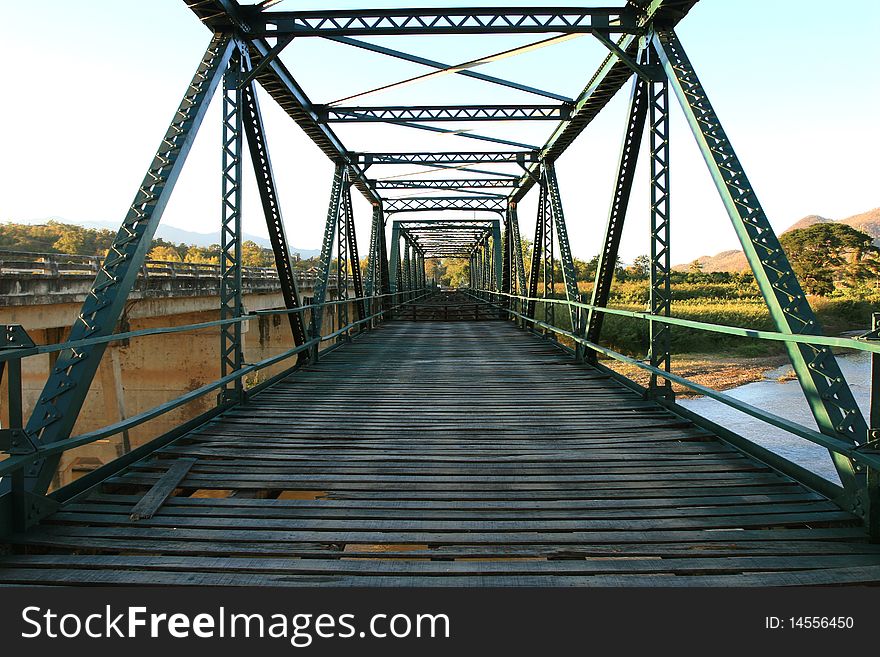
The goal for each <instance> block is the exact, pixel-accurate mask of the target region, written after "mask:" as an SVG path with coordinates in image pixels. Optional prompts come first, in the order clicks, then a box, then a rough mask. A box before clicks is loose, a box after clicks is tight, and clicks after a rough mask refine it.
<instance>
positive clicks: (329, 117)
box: [316, 105, 571, 123]
mask: <svg viewBox="0 0 880 657" xmlns="http://www.w3.org/2000/svg"><path fill="white" fill-rule="evenodd" d="M316 111H317V114H318V118H319V120H321V121H324V122H326V123H377V122H381V123H399V122H405V121H562V120H565V119H567V118H568V117H569V116H571V107H570V106H568V105H419V106H404V105H389V106H384V107H338V106H337V107H329V106H326V105H325V106H321V107H318V108H316Z"/></svg>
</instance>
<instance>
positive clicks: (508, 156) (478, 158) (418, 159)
mask: <svg viewBox="0 0 880 657" xmlns="http://www.w3.org/2000/svg"><path fill="white" fill-rule="evenodd" d="M353 156H355V157H356V158H357V161H358V163H359V164H362V165H363V166H364V167H369V166H372V165H374V164H425V165H437V164H477V163H482V164H487V163H489V164H499V163H500V164H524V163H526V162H537V161H538V154H537V152H536V151H485V152H482V151H477V152H457V153H442V152H441V153H355V154H353Z"/></svg>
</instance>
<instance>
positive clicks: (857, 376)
mask: <svg viewBox="0 0 880 657" xmlns="http://www.w3.org/2000/svg"><path fill="white" fill-rule="evenodd" d="M837 362H838V363H840V369H841V370H842V371H843V375H844V376H845V377H846V380H847V381H848V382H849V385H850V389H851V390H852V392H853V395H854V396H855V398H856V401H857V402H858V404H859V406H860V407H861V409H862V413H863V414H864V416H865V418H866V419H867V417H868V405H869V396H870V392H871V382H870V379H871V355H870V354H869V353H866V352H856V353H853V354H846V355H843V356H837ZM786 372H791V367H790V366H788V365H786V366H784V367H780V368H777V369H775V370H772V371H770V372H768V373H767V374H766V378H765V380H763V381H756V382H754V383H747V384H746V385H744V386H739V387H738V388H733V389H731V390H726V391H725V394H728V395H730V396H731V397H735V398H736V399H740V400H742V401H744V402H748V403H749V404H751V405H753V406H757V407H758V408H761V409H764V410H767V411H770V412H771V413H775V414H776V415H780V416H782V417H784V418H788V419H789V420H794V421H795V422H798V423H799V424H802V425H804V426H805V427H810V428H811V429H816V428H817V427H816V422H815V421H814V420H813V414H812V413H811V412H810V408H809V406H808V405H807V400H806V399H805V398H804V394H803V392H802V391H801V387H800V384H799V383H798V382H797V381H796V380H792V381H786V382H783V383H780V382H779V381H777V380H776V379H777V378H779V377H780V376H782V375H783V374H785V373H786ZM679 403H680V404H681V405H682V406H684V407H685V408H688V409H690V410H692V411H694V412H696V413H699V414H701V415H703V416H704V417H707V418H709V419H710V420H712V421H713V422H716V423H718V424H721V425H723V426H725V427H727V428H729V429H730V430H731V431H733V432H735V433H738V434H740V435H741V436H744V437H746V438H749V439H750V440H752V441H753V442H755V443H758V444H759V445H761V446H762V447H766V448H767V449H769V450H771V451H773V452H776V453H777V454H779V455H781V456H784V457H785V458H787V459H788V460H790V461H794V462H795V463H797V464H799V465H802V466H804V467H805V468H808V469H809V470H812V471H813V472H815V473H817V474H819V475H822V476H823V477H825V478H826V479H829V480H831V481H833V482H835V483H840V479H839V478H838V476H837V472H836V470H835V469H834V464H833V463H832V462H831V456H830V455H829V454H828V450H827V449H825V448H824V447H819V446H818V445H814V444H813V443H811V442H809V441H808V440H806V439H804V438H801V437H799V436H795V435H793V434H790V433H788V432H787V431H783V430H782V429H777V428H776V427H774V426H771V425H769V424H766V423H764V422H761V421H760V420H756V419H755V418H753V417H751V416H749V415H745V414H744V413H740V412H739V411H737V410H734V409H732V408H730V407H729V406H725V405H724V404H722V403H721V402H718V401H715V400H714V399H709V398H708V397H697V398H693V399H681V400H679Z"/></svg>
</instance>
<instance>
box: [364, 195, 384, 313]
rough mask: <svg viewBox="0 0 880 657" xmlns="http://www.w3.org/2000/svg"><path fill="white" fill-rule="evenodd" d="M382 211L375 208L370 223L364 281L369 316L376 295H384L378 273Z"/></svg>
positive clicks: (377, 206)
mask: <svg viewBox="0 0 880 657" xmlns="http://www.w3.org/2000/svg"><path fill="white" fill-rule="evenodd" d="M381 223H382V210H381V208H380V207H379V205H378V204H376V205H374V206H373V219H372V221H371V222H370V249H369V251H367V273H366V277H365V280H364V296H366V297H367V299H366V304H365V306H366V312H367V315H368V316H371V315H372V314H373V309H374V308H375V304H374V303H373V298H372V297H373V295H374V294H382V292H381V289H382V286H381V284H380V283H379V281H378V278H379V276H378V273H379V270H380V268H381V265H379V262H378V260H379V237H380V235H381V232H382V227H381ZM374 324H375V320H370V323H369V324H368V327H369V328H372V327H373V325H374Z"/></svg>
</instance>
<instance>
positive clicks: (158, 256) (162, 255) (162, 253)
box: [147, 245, 181, 262]
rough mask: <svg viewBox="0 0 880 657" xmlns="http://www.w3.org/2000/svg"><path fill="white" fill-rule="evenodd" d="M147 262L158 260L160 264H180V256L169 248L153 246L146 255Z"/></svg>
mask: <svg viewBox="0 0 880 657" xmlns="http://www.w3.org/2000/svg"><path fill="white" fill-rule="evenodd" d="M147 260H160V261H162V262H180V261H181V257H180V254H179V253H178V252H177V251H176V250H175V249H174V248H173V247H171V246H164V245H159V246H154V247H153V248H152V250H151V251H150V252H149V253H148V254H147Z"/></svg>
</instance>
